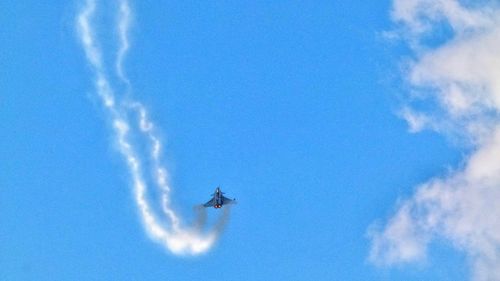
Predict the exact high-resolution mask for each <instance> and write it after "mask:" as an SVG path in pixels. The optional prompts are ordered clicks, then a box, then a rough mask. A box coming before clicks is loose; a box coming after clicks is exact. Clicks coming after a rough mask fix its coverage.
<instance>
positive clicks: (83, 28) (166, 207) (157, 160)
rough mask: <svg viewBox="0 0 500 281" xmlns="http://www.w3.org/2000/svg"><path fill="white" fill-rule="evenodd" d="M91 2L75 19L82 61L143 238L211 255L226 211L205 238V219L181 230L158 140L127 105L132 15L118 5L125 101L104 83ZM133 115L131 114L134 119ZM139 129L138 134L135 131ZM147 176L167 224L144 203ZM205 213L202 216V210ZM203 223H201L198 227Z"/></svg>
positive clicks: (138, 111)
mask: <svg viewBox="0 0 500 281" xmlns="http://www.w3.org/2000/svg"><path fill="white" fill-rule="evenodd" d="M96 4H97V3H96V1H95V0H86V1H85V5H84V7H83V8H82V10H81V11H80V13H79V15H78V16H77V23H76V25H77V31H78V35H79V39H80V41H81V44H82V47H83V49H84V51H85V55H86V58H87V60H88V62H89V64H90V66H91V68H92V70H93V72H94V75H95V80H94V84H95V87H96V92H97V95H98V97H99V98H100V100H101V101H102V104H103V106H104V108H105V109H106V112H107V116H108V117H109V121H110V123H111V124H112V128H113V131H112V133H113V136H114V138H115V139H116V145H117V148H118V151H119V152H120V153H121V154H122V156H123V157H124V159H125V161H126V164H127V169H128V173H129V174H130V177H131V180H132V185H133V189H134V199H135V203H136V205H137V207H138V210H139V215H140V218H141V220H142V222H143V225H144V227H145V229H146V232H147V233H148V235H149V236H150V237H151V239H152V240H154V241H156V242H158V243H160V244H161V245H163V246H165V248H166V249H168V250H170V251H171V252H172V253H174V254H200V253H203V252H206V251H207V250H209V249H210V248H211V247H212V246H213V245H214V243H215V242H216V240H217V238H218V237H219V235H220V233H221V231H222V229H223V228H224V225H225V224H226V222H227V220H228V218H229V209H227V210H225V211H224V212H223V214H222V215H221V216H220V218H219V220H218V221H217V222H216V224H215V225H214V227H213V228H212V229H210V230H209V231H208V232H206V233H205V232H203V227H204V224H205V221H206V214H204V215H203V214H202V215H201V216H200V215H199V216H198V218H197V221H195V223H194V225H195V226H197V227H194V228H193V227H191V228H184V227H183V226H182V225H183V224H182V221H181V218H180V217H179V216H178V215H177V214H176V212H175V211H174V210H173V209H172V207H171V205H170V202H171V200H170V191H171V188H170V186H169V185H168V179H167V176H168V173H167V169H166V168H165V167H164V166H163V165H162V164H161V150H162V143H161V139H160V138H159V137H158V135H157V134H156V133H155V131H154V129H155V124H154V123H153V121H151V119H149V114H148V112H147V110H146V108H145V107H144V106H143V105H142V104H141V103H140V102H138V101H135V100H133V99H131V97H130V91H131V84H130V81H129V79H128V78H127V76H126V74H125V71H124V69H123V63H124V59H125V56H126V54H127V51H128V50H129V48H130V43H129V39H128V32H129V28H130V22H131V16H132V11H131V8H130V5H129V3H128V2H127V1H125V0H120V1H119V3H118V4H119V5H118V7H119V8H118V14H119V17H118V22H117V29H118V35H119V48H118V51H117V54H116V61H115V71H116V75H117V77H118V78H119V80H120V81H121V82H122V83H124V84H125V85H126V86H127V93H126V94H127V95H126V97H125V96H123V97H118V96H117V95H115V93H114V91H113V87H112V86H111V83H110V80H109V79H108V77H107V75H106V72H105V66H104V63H103V60H102V51H101V49H100V48H99V46H98V41H97V39H96V36H95V34H94V31H93V30H92V17H93V15H94V13H95V10H96ZM133 113H135V114H133ZM129 116H133V118H132V119H134V118H135V122H130V121H129ZM136 123H137V125H138V126H137V128H136V127H135V126H134V125H133V124H136ZM132 137H134V139H136V138H139V139H140V138H142V139H146V140H147V143H148V147H149V153H148V154H149V155H147V156H145V157H144V155H140V153H138V151H139V149H138V148H137V147H136V146H135V144H134V142H132V141H131V140H130V139H131V138H132ZM143 158H146V159H147V161H149V162H150V163H152V165H151V167H152V171H150V173H149V174H146V175H145V174H144V171H143V170H144V167H145V165H144V161H143V160H142V159H143ZM145 176H151V177H153V182H154V183H155V184H156V186H157V187H158V188H159V190H160V192H161V209H162V211H163V215H164V216H165V217H166V218H168V222H166V221H165V220H163V219H160V218H163V216H162V217H159V216H158V215H157V214H155V211H154V208H153V207H152V205H151V203H150V202H149V201H148V195H147V190H148V186H147V184H146V181H145V179H144V177H145ZM203 212H205V210H203ZM200 220H202V221H200Z"/></svg>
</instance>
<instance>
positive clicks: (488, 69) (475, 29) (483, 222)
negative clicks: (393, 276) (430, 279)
mask: <svg viewBox="0 0 500 281" xmlns="http://www.w3.org/2000/svg"><path fill="white" fill-rule="evenodd" d="M465 2H467V3H468V4H465ZM479 2H480V3H473V2H470V1H457V0H394V2H393V10H392V18H393V20H394V21H395V22H396V23H397V26H398V28H399V30H400V34H399V35H400V37H401V38H404V39H405V40H407V42H409V44H410V46H411V47H412V48H413V50H414V51H415V53H414V56H415V59H414V61H413V62H412V64H411V66H410V67H409V69H408V72H407V73H404V74H405V76H406V78H407V81H408V82H409V84H411V85H412V86H413V90H414V91H417V92H419V93H420V94H419V95H416V96H418V98H419V99H420V100H419V103H427V104H433V105H437V106H434V107H426V108H437V109H436V110H420V111H419V109H418V108H417V107H416V106H413V105H412V102H411V101H409V102H408V105H407V106H406V107H405V108H404V110H403V111H402V112H403V114H402V116H403V118H405V119H406V120H407V121H408V123H409V125H410V130H411V131H419V130H422V129H426V128H427V129H431V130H436V131H438V132H441V133H444V134H452V135H454V136H455V137H461V138H464V139H465V140H466V142H467V143H468V144H470V145H471V146H472V148H473V149H472V153H471V154H470V155H469V156H468V157H466V159H464V160H465V162H464V165H463V166H462V167H459V168H457V169H456V170H455V171H454V172H451V173H450V174H448V175H447V176H445V177H442V178H434V179H430V180H429V181H428V182H427V183H424V184H422V185H420V186H418V187H417V188H416V191H415V194H414V195H413V197H411V198H409V199H406V200H404V201H402V202H401V203H400V205H399V206H398V210H397V211H396V213H395V214H394V215H393V216H392V218H390V219H389V220H388V222H387V223H386V225H385V226H384V227H382V228H378V229H374V230H373V229H372V231H370V235H371V238H372V248H371V253H370V260H371V261H372V262H374V263H377V264H389V265H390V264H394V263H400V262H412V261H416V260H421V259H424V258H425V257H426V252H427V246H428V245H429V243H430V242H431V241H432V240H433V239H435V238H437V237H439V238H444V239H447V240H449V241H451V243H452V245H454V246H455V247H456V248H457V249H458V250H460V251H463V252H465V253H466V254H467V256H468V257H469V260H470V262H471V264H472V272H473V276H472V278H473V279H474V280H500V216H498V214H500V204H498V201H499V200H500V118H499V117H500V115H499V112H500V55H499V51H498V50H500V6H499V5H498V3H497V2H494V1H479ZM443 26H444V27H445V28H446V29H447V30H449V34H445V35H441V38H440V39H442V41H443V42H442V43H439V44H437V46H436V43H435V42H434V43H433V44H430V43H429V44H428V43H427V42H429V41H430V40H429V38H433V36H437V35H436V33H437V32H439V30H441V31H442V30H443ZM414 96H415V95H414ZM412 99H415V97H413V98H412ZM409 100H410V99H409Z"/></svg>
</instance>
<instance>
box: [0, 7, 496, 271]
mask: <svg viewBox="0 0 500 281" xmlns="http://www.w3.org/2000/svg"><path fill="white" fill-rule="evenodd" d="M99 2H100V1H98V5H97V11H98V12H97V13H96V15H95V16H94V19H95V22H94V28H95V30H96V33H97V36H98V37H99V38H100V40H101V42H102V50H103V57H104V61H105V62H108V61H112V60H113V55H114V53H115V52H116V49H117V45H118V43H117V42H118V41H117V39H115V38H117V34H116V32H115V30H114V29H113V28H114V27H113V24H114V21H115V17H116V8H117V7H116V5H114V4H109V3H108V4H107V5H104V4H102V3H99ZM398 2H401V1H395V3H396V4H395V5H397V3H398ZM413 2H425V1H424V0H421V1H413ZM438 2H446V1H438ZM452 2H454V1H452ZM393 4H394V3H392V2H391V1H372V2H369V3H367V2H366V1H314V3H303V2H301V1H276V2H273V3H269V1H255V2H251V3H243V2H238V1H236V2H235V1H221V2H217V3H209V1H206V3H200V2H196V1H192V2H191V1H166V2H164V3H150V2H144V1H142V2H138V1H137V2H136V1H132V2H131V3H130V5H131V8H132V11H133V21H132V27H131V30H130V40H131V49H130V50H129V52H128V53H127V56H126V59H125V61H124V69H125V72H126V73H127V76H128V79H129V80H130V82H131V85H132V95H133V97H134V98H135V99H136V100H139V101H140V102H142V103H143V104H144V105H145V106H146V108H147V109H148V110H149V113H150V117H151V119H152V120H154V122H155V124H156V126H157V127H158V133H159V135H161V136H162V139H163V141H164V150H163V159H164V164H165V165H166V167H167V168H168V171H169V174H170V183H171V186H172V187H173V191H172V194H171V200H172V206H173V208H174V209H175V210H176V211H177V212H179V214H181V216H182V217H183V218H184V219H185V220H186V221H189V220H191V219H192V218H193V213H192V206H194V205H196V204H199V203H203V202H205V201H207V200H208V199H209V195H210V194H211V193H212V192H213V189H214V188H215V187H216V186H217V185H220V186H221V187H222V189H223V190H224V191H225V192H227V195H229V196H230V197H236V198H237V200H238V205H236V206H235V207H234V208H232V213H231V218H230V222H229V224H228V225H227V226H226V229H225V231H224V232H223V234H222V236H221V237H220V239H219V240H218V241H217V243H216V244H215V245H214V246H213V247H212V248H211V249H210V250H209V251H208V252H206V253H204V254H201V255H198V256H188V257H186V256H178V255H176V254H174V253H172V252H170V251H169V250H168V249H166V248H164V247H162V246H161V245H160V244H159V243H155V242H154V241H152V240H151V239H149V238H148V236H147V234H146V232H145V229H144V227H143V224H142V223H141V219H140V215H139V213H138V211H137V206H136V203H135V202H134V196H133V188H132V184H131V178H130V174H129V173H128V170H127V167H126V165H125V163H124V161H123V158H122V156H121V155H120V153H119V152H118V151H117V150H118V149H117V148H116V146H115V143H116V141H115V140H114V136H113V133H112V129H111V127H112V126H111V124H110V121H109V119H108V115H107V114H106V112H105V110H104V109H103V107H102V105H101V104H100V102H99V99H98V98H97V96H96V93H95V92H96V91H95V89H94V86H93V79H94V74H93V72H92V67H89V63H88V62H87V61H86V59H85V54H84V51H83V49H82V46H81V45H80V43H79V39H78V34H77V31H76V28H75V17H76V15H77V14H78V12H79V9H80V7H81V6H82V5H83V4H82V3H80V2H68V1H53V2H51V5H46V4H44V3H40V2H36V1H23V2H22V3H21V2H19V1H9V0H8V1H3V2H2V3H0V9H1V10H2V11H4V12H3V13H2V15H1V16H0V22H1V24H2V26H3V28H2V29H3V30H4V31H6V32H1V33H0V43H1V46H2V51H1V52H0V89H1V93H0V120H1V126H0V155H1V157H2V161H0V171H1V172H0V279H2V280H159V279H161V280H199V279H203V280H469V279H470V278H475V279H477V280H481V279H480V278H481V277H480V275H477V274H476V273H477V267H475V264H476V260H474V258H471V256H470V255H469V253H470V252H471V251H472V250H471V249H470V248H469V244H468V243H466V242H464V243H463V244H461V242H460V241H461V240H460V236H455V235H454V234H455V233H454V232H452V231H451V230H450V231H443V232H442V233H440V232H439V231H429V233H430V234H429V235H431V236H432V235H434V233H438V234H436V235H435V239H434V238H432V239H430V238H429V242H428V243H429V245H430V247H429V249H428V250H427V251H426V255H425V257H423V258H422V257H420V255H419V253H420V251H416V253H415V254H414V255H410V256H404V255H403V254H401V255H399V256H398V255H397V254H395V255H392V256H391V252H390V250H389V251H388V253H389V254H388V256H389V257H393V258H389V260H388V262H384V260H385V259H384V257H383V256H384V253H385V252H383V251H384V250H381V251H382V252H381V253H379V254H380V257H378V255H376V257H374V256H373V255H371V254H370V253H373V249H374V247H376V245H377V242H376V241H375V242H374V238H373V234H370V233H372V231H375V232H377V233H379V236H378V237H379V238H380V237H381V240H380V241H389V242H387V243H394V245H400V244H398V243H397V242H394V241H393V240H391V239H392V238H393V236H388V234H387V233H391V229H392V228H391V226H393V225H397V221H398V220H397V217H396V218H394V217H393V215H394V214H397V213H398V210H400V209H399V207H400V206H401V205H402V204H403V205H404V203H401V202H406V201H404V200H406V199H407V200H408V201H409V202H413V201H412V200H414V199H412V198H413V197H412V196H414V194H415V193H416V194H419V193H418V191H416V190H418V187H417V186H418V185H420V184H422V183H425V182H427V181H428V180H429V179H431V178H433V177H438V178H439V177H446V175H449V174H450V173H453V172H454V171H456V170H460V169H461V167H462V166H465V167H467V164H464V163H466V162H467V161H468V159H470V158H469V156H468V155H469V152H470V151H471V150H472V151H475V150H480V149H481V147H482V146H481V144H482V140H483V138H480V139H481V140H479V141H477V142H472V143H474V144H472V145H464V144H463V142H462V141H454V140H456V139H457V138H461V137H460V136H459V137H457V136H456V135H455V134H454V132H455V131H456V129H455V130H452V129H450V132H448V131H445V129H443V128H442V127H439V126H438V125H442V124H441V123H439V122H435V120H436V119H432V118H438V117H439V116H438V117H435V116H434V115H432V114H429V115H428V116H429V118H428V119H425V120H426V121H428V122H427V123H426V124H423V123H422V122H416V121H415V120H416V119H415V118H414V119H412V117H417V116H420V115H416V114H414V113H413V111H412V112H411V113H408V114H407V115H405V116H404V117H405V118H406V119H407V121H408V123H410V129H414V131H417V130H419V129H422V128H424V127H427V128H431V130H424V131H422V132H420V133H418V134H411V133H409V130H408V128H409V126H408V124H407V122H406V121H405V120H404V118H400V117H401V116H400V115H401V114H400V113H401V109H402V108H406V105H407V104H409V101H411V99H410V98H408V93H409V92H412V91H413V90H412V87H413V86H412V85H409V83H408V82H405V81H406V80H407V77H408V76H411V75H410V74H408V73H407V72H405V70H404V69H405V68H404V65H405V61H406V60H408V59H409V58H415V57H417V59H416V62H415V64H414V65H417V70H415V72H418V70H419V69H424V70H426V71H427V72H426V73H432V72H431V70H432V69H430V70H429V68H426V67H425V66H426V65H427V64H425V62H426V60H425V59H422V60H421V61H420V60H419V58H421V57H422V58H423V57H425V54H424V55H422V53H421V51H415V50H414V49H412V47H413V46H409V45H408V44H406V43H405V39H407V38H404V39H401V40H392V39H390V38H389V37H390V36H387V32H388V31H394V30H399V29H398V26H396V24H395V23H394V22H393V21H391V9H392V8H391V7H393ZM436 9H438V10H439V9H441V8H439V7H438V8H436ZM464 9H467V8H464ZM470 9H472V8H470ZM442 10H443V11H444V10H446V9H444V8H443V9H442ZM439 11H441V10H439ZM392 14H393V18H394V17H396V18H397V15H398V14H397V12H392ZM394 14H396V16H394ZM443 14H445V13H444V12H443ZM445 15H446V14H445ZM449 18H450V19H451V20H450V22H451V23H452V24H451V25H452V27H453V26H454V25H453V19H454V18H453V17H451V16H450V17H449ZM446 19H447V18H446V17H445V19H444V21H446ZM400 20H402V21H403V22H405V23H406V27H405V28H408V29H411V27H415V26H417V24H415V22H412V21H411V19H409V18H402V19H400ZM428 20H429V22H431V23H432V22H433V19H432V18H431V19H428ZM441 20H442V19H441ZM444 28H446V26H445V27H444ZM454 28H457V29H456V30H455V31H456V32H457V33H459V31H462V29H463V30H465V29H467V28H462V29H460V27H456V26H455V27H454ZM440 30H441V31H442V28H441V29H440ZM457 30H458V31H457ZM438 31H439V30H438ZM466 31H470V30H468V29H467V30H466ZM466 31H463V32H466ZM412 32H415V34H417V35H415V38H417V39H421V38H423V39H422V42H423V43H420V44H423V45H425V44H430V45H433V44H438V45H439V43H435V42H434V41H433V42H432V43H428V42H427V41H425V40H427V37H419V36H421V35H420V34H421V33H419V32H421V31H415V30H413V31H412ZM410 33H411V32H410ZM411 34H413V33H411ZM439 36H441V37H442V38H441V39H442V40H446V39H447V38H448V36H450V35H449V34H441V35H439ZM408 41H411V40H408ZM436 42H439V40H437V41H436ZM443 44H444V43H443ZM433 48H436V49H438V51H439V48H438V47H434V46H433ZM417 49H418V48H417ZM427 54H429V53H427ZM430 55H432V53H430ZM430 55H429V56H427V57H430V58H431V59H432V56H430ZM445 55H446V54H445ZM420 56H421V57H420ZM422 61H423V63H422V64H421V65H422V66H421V68H418V66H420V64H419V63H420V62H422ZM418 73H420V72H418ZM439 75H440V72H436V73H435V76H433V77H441V76H439ZM417 76H418V75H417ZM419 77H421V76H419ZM110 79H114V80H113V81H114V82H115V85H117V86H116V89H117V93H118V94H120V93H122V92H123V91H124V88H125V87H123V85H121V84H119V83H117V82H116V81H117V80H118V79H117V78H116V77H114V78H110ZM426 79H427V80H426ZM442 79H445V78H442ZM450 79H451V78H450ZM457 79H458V78H457ZM422 81H424V82H425V81H431V82H433V83H434V84H432V85H434V87H438V88H439V87H440V85H441V84H440V83H439V81H438V82H436V81H434V80H432V79H430V78H426V77H423V78H422V77H421V78H420V80H419V79H416V81H413V82H412V83H414V84H417V85H416V87H420V88H422V87H426V86H428V85H426V84H425V83H424V82H422ZM440 81H441V80H440ZM474 81H475V80H474ZM431 82H429V83H431ZM410 84H411V83H410ZM436 85H438V86H436ZM446 85H448V84H446ZM423 91H425V89H424V90H423ZM437 92H439V91H437ZM435 99H436V100H438V102H437V103H438V105H439V100H440V99H439V98H435ZM428 104H431V102H429V103H428ZM441 105H442V104H441ZM452 105H453V104H452ZM443 108H444V109H447V108H452V109H453V107H452V106H449V107H443ZM457 108H458V106H457ZM459 109H461V108H459ZM457 110H458V109H457ZM408 112H410V111H408ZM437 114H440V113H437ZM448 114H449V115H450V116H455V115H453V114H452V113H448ZM403 115H404V114H403ZM446 116H448V115H446ZM412 120H413V121H415V122H416V123H415V122H413V123H412ZM418 120H420V121H422V120H423V119H418ZM447 120H449V122H448V123H451V124H454V125H456V127H458V126H465V125H464V124H463V123H461V122H464V121H463V119H460V118H457V119H453V118H452V117H449V119H447ZM457 120H458V121H457ZM467 120H468V119H467ZM432 122H434V123H432ZM477 122H478V123H479V122H482V119H481V120H480V121H477ZM448 123H447V124H448ZM429 124H431V125H429ZM433 124H434V125H435V126H433ZM474 124H476V123H474ZM481 124H483V123H481ZM466 125H470V124H469V123H467V124H466ZM412 126H413V127H412ZM449 127H451V125H450V126H449ZM446 128H448V127H446ZM467 128H469V127H467ZM474 128H475V127H474ZM436 131H437V132H439V133H443V131H445V132H444V133H443V134H439V133H436ZM474 132H475V131H474ZM467 134H468V136H469V137H470V138H471V139H474V137H476V135H475V134H474V133H473V132H469V131H467ZM482 136H483V135H480V136H478V138H479V137H482ZM485 143H488V142H485ZM478 147H479V148H478ZM486 147H487V145H486ZM408 198H410V199H408ZM415 202H417V201H415ZM418 202H420V201H418ZM411 204H415V206H417V207H415V208H416V209H418V203H411ZM412 206H413V205H412ZM432 211H434V210H432ZM208 212H209V216H210V218H211V219H214V218H215V217H216V213H217V212H218V210H209V211H208ZM435 212H436V213H439V212H438V211H435ZM391 217H393V219H392V220H391ZM412 218H413V217H412ZM413 219H414V222H415V224H416V225H421V224H419V222H420V221H419V220H418V219H416V218H413ZM388 221H389V223H388ZM390 221H395V222H396V223H395V224H391V223H390ZM386 224H387V227H385V226H384V225H386ZM442 225H444V226H447V224H446V222H443V224H442ZM432 227H434V225H433V226H430V227H428V228H424V229H423V230H422V229H417V230H416V231H418V232H419V233H420V232H422V233H424V232H426V231H428V229H429V228H432ZM436 228H437V227H436ZM444 228H446V227H444ZM373 229H376V230H373ZM384 229H385V230H384ZM446 229H448V228H446ZM403 236H404V235H403ZM425 237H426V239H427V238H428V236H425ZM433 237H434V236H433ZM450 237H451V238H450ZM455 237H458V238H456V239H455ZM407 238H408V237H406V236H404V237H402V238H401V240H398V241H403V242H405V241H407V240H405V239H407ZM384 239H385V240H384ZM398 239H399V238H398ZM375 240H376V239H375ZM417 240H418V239H417ZM412 241H413V240H412ZM412 241H410V242H408V243H409V244H411V242H412ZM419 241H420V240H419ZM426 241H427V240H426ZM457 241H458V242H457ZM374 245H375V246H374ZM383 245H386V244H383ZM390 245H393V244H390ZM405 245H406V244H405ZM411 245H413V244H411ZM426 245H427V244H426ZM396 248H397V247H396ZM401 248H404V247H401ZM424 248H425V247H424ZM457 248H458V250H457ZM398 249H399V248H398ZM419 249H420V248H419ZM403 252H404V251H403V250H401V253H403ZM370 256H371V258H370ZM394 257H396V258H394ZM380 264H383V265H380ZM472 272H475V273H472ZM471 276H472V277H471ZM478 276H479V277H478ZM485 276H486V275H485Z"/></svg>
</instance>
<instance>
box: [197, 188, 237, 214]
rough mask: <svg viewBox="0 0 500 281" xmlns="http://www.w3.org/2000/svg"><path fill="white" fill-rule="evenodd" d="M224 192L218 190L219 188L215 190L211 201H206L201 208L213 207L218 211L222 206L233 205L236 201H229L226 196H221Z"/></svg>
mask: <svg viewBox="0 0 500 281" xmlns="http://www.w3.org/2000/svg"><path fill="white" fill-rule="evenodd" d="M222 194H224V192H222V191H221V190H220V188H219V187H217V188H216V189H215V192H214V194H212V195H211V196H212V199H210V201H208V202H207V203H205V204H203V207H214V208H216V209H219V208H221V207H222V205H229V204H235V203H236V199H229V198H227V197H226V196H224V195H222Z"/></svg>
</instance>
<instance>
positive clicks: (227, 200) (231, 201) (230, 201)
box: [222, 196, 236, 205]
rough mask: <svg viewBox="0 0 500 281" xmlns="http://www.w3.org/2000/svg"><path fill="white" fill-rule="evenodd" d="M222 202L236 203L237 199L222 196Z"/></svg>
mask: <svg viewBox="0 0 500 281" xmlns="http://www.w3.org/2000/svg"><path fill="white" fill-rule="evenodd" d="M222 202H223V204H224V205H225V204H236V200H234V199H229V198H227V197H226V196H222Z"/></svg>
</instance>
